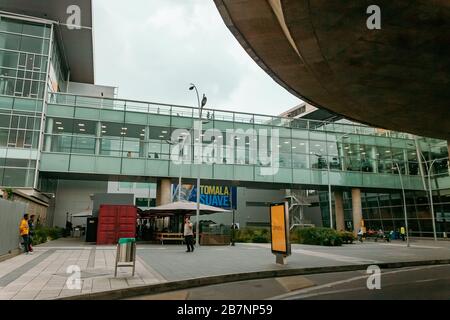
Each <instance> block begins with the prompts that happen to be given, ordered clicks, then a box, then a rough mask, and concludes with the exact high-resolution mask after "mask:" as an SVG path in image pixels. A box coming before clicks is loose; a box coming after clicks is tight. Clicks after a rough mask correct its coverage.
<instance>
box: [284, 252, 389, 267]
mask: <svg viewBox="0 0 450 320" xmlns="http://www.w3.org/2000/svg"><path fill="white" fill-rule="evenodd" d="M292 252H295V253H300V254H304V255H307V256H313V257H319V258H324V259H328V260H334V261H340V262H348V263H353V264H361V263H381V261H377V260H371V259H364V258H355V257H348V256H343V255H338V254H332V253H325V252H318V251H310V250H304V249H293V250H292Z"/></svg>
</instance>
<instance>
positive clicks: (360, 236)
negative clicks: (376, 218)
mask: <svg viewBox="0 0 450 320" xmlns="http://www.w3.org/2000/svg"><path fill="white" fill-rule="evenodd" d="M363 236H364V232H363V231H362V229H359V230H358V240H359V242H363Z"/></svg>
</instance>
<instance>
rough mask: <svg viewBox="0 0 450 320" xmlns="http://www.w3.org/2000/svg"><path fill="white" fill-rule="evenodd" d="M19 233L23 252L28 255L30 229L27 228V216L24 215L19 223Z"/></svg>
mask: <svg viewBox="0 0 450 320" xmlns="http://www.w3.org/2000/svg"><path fill="white" fill-rule="evenodd" d="M19 231H20V236H21V237H22V239H23V248H24V252H25V254H29V244H28V241H29V238H28V235H29V232H30V227H29V226H28V214H26V213H25V214H24V215H23V219H22V221H20V226H19Z"/></svg>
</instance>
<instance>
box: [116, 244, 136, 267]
mask: <svg viewBox="0 0 450 320" xmlns="http://www.w3.org/2000/svg"><path fill="white" fill-rule="evenodd" d="M118 246H119V261H118V262H133V260H134V253H135V250H136V246H135V242H124V243H119V244H118Z"/></svg>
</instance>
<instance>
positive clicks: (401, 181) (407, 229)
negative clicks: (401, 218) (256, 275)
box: [394, 162, 409, 247]
mask: <svg viewBox="0 0 450 320" xmlns="http://www.w3.org/2000/svg"><path fill="white" fill-rule="evenodd" d="M394 164H395V167H396V168H397V170H398V176H399V177H400V186H401V187H402V194H403V211H404V214H405V229H406V246H407V247H409V228H408V215H407V210H406V196H405V188H404V186H403V179H402V172H401V171H400V166H399V165H398V163H397V162H394Z"/></svg>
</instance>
